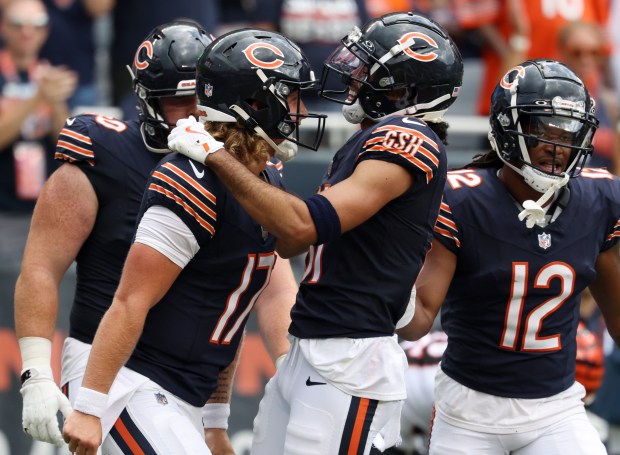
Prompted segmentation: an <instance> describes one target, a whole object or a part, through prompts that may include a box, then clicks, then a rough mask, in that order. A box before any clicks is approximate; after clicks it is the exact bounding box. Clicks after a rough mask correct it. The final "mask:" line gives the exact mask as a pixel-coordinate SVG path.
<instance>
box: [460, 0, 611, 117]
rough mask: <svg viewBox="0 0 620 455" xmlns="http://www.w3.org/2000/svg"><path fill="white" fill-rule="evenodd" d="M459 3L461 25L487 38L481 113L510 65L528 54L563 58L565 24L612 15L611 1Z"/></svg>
mask: <svg viewBox="0 0 620 455" xmlns="http://www.w3.org/2000/svg"><path fill="white" fill-rule="evenodd" d="M454 5H455V8H454V12H455V15H456V20H457V22H458V23H459V25H460V26H461V27H462V28H464V29H466V30H472V29H476V30H477V31H478V32H479V33H480V35H481V36H482V39H483V42H484V44H483V46H482V58H483V62H484V77H483V80H482V85H481V88H480V92H479V101H478V113H479V114H480V115H488V114H489V100H490V97H491V93H492V92H493V88H494V87H495V84H496V83H497V81H498V80H499V79H500V78H501V76H502V75H503V74H504V73H505V72H506V71H507V70H508V69H510V68H512V67H513V66H514V65H516V64H517V63H518V62H521V61H523V60H525V59H533V58H557V57H558V51H557V40H558V32H559V30H560V29H561V28H562V26H563V25H565V24H566V23H568V22H571V21H574V20H582V21H586V22H593V23H597V24H605V23H606V21H607V17H608V0H575V1H571V2H555V1H546V0H528V1H521V0H501V1H500V0H457V1H455V3H454ZM562 5H563V6H562Z"/></svg>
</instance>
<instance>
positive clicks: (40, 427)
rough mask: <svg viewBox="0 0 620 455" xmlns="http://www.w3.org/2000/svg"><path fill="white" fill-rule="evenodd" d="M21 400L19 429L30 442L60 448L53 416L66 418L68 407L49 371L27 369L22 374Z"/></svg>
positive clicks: (44, 369) (59, 438) (69, 407)
mask: <svg viewBox="0 0 620 455" xmlns="http://www.w3.org/2000/svg"><path fill="white" fill-rule="evenodd" d="M20 392H21V394H22V397H23V399H24V405H23V410H22V426H23V428H24V432H26V433H27V434H28V435H30V436H31V437H32V438H33V439H36V440H38V441H43V442H49V443H51V444H56V445H57V446H58V447H60V446H62V445H63V444H64V443H65V441H64V439H63V437H62V434H61V433H60V429H59V428H58V420H57V418H56V414H57V413H58V411H60V412H62V414H63V416H64V417H65V418H66V417H67V416H69V413H70V412H71V410H72V409H71V404H70V403H69V400H68V399H67V397H66V396H64V395H63V393H62V392H61V391H60V389H59V388H58V386H57V385H56V383H55V382H54V379H53V376H52V369H51V368H50V367H42V366H38V367H31V368H29V369H27V370H25V371H24V372H23V373H22V388H21V390H20Z"/></svg>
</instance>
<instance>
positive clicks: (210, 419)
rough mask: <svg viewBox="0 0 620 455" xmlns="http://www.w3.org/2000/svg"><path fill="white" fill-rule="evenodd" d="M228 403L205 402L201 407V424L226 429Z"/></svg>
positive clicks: (205, 426) (228, 411)
mask: <svg viewBox="0 0 620 455" xmlns="http://www.w3.org/2000/svg"><path fill="white" fill-rule="evenodd" d="M229 415H230V404H229V403H207V404H205V405H204V406H203V407H202V426H203V427H204V428H222V429H224V430H228V416H229Z"/></svg>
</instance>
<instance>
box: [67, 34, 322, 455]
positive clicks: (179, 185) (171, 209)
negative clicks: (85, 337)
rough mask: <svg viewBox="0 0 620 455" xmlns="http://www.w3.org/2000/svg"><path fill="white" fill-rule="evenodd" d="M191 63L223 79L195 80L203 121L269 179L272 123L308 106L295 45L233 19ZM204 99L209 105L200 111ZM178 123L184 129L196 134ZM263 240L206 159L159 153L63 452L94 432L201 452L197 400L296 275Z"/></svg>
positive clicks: (288, 120) (278, 319)
mask: <svg viewBox="0 0 620 455" xmlns="http://www.w3.org/2000/svg"><path fill="white" fill-rule="evenodd" d="M274 61H275V63H274ZM197 65H198V67H199V68H200V71H201V74H202V72H203V71H205V72H207V73H208V71H209V69H210V68H214V69H215V71H216V72H218V77H220V78H224V80H226V81H227V84H230V86H231V87H234V89H233V90H222V86H221V84H220V79H216V78H215V77H214V78H213V79H209V81H208V82H207V81H205V80H203V79H200V80H199V84H200V90H199V91H198V93H199V95H200V98H199V100H200V104H201V105H200V106H199V112H201V116H207V117H208V120H209V123H208V124H207V125H206V128H208V130H209V131H210V132H211V134H213V136H214V137H216V138H217V139H218V140H221V141H223V142H224V143H225V144H226V147H227V148H228V149H229V150H230V151H231V153H233V154H234V155H235V156H236V157H237V158H238V159H239V160H240V161H241V162H242V163H243V164H242V166H244V169H247V170H248V172H249V173H250V175H251V176H253V177H256V178H258V179H260V180H261V181H265V182H266V184H268V185H270V186H271V185H274V186H281V185H282V178H281V174H280V171H279V169H278V168H277V167H276V166H275V165H269V164H268V162H269V161H270V158H271V157H272V156H273V155H275V154H278V155H280V156H284V155H287V156H288V151H290V150H292V149H293V145H294V144H292V145H291V146H290V147H288V146H287V145H290V143H287V145H281V143H282V142H283V141H284V137H283V136H282V135H281V134H279V132H278V131H279V130H284V129H286V128H290V129H291V130H293V129H296V127H297V124H298V123H299V121H300V119H301V118H307V117H309V116H310V114H308V113H307V112H306V110H305V106H304V104H303V102H302V100H301V90H302V89H309V88H312V86H313V85H314V84H316V83H317V81H316V80H314V78H313V74H312V72H311V71H310V66H309V63H308V61H307V60H306V58H305V56H304V55H303V54H302V53H301V51H300V50H299V48H298V47H297V46H296V45H294V44H293V43H291V42H290V41H288V40H287V39H286V38H285V37H283V36H282V35H280V34H277V33H270V32H263V31H257V32H255V31H252V30H242V31H234V32H230V33H229V34H226V35H223V36H221V37H219V38H218V39H216V40H214V41H213V42H212V43H211V44H210V45H209V46H208V47H207V49H206V50H205V51H204V52H203V53H202V56H201V57H200V60H199V61H198V63H197ZM201 77H202V76H201ZM209 100H211V101H212V102H213V103H216V104H215V106H214V109H213V110H208V111H205V106H204V105H205V103H206V105H211V106H213V105H212V104H209V103H210V101H209ZM323 120H324V117H321V116H319V117H317V128H318V127H319V126H322V125H323ZM183 122H186V125H185V126H184V127H183V130H185V129H188V130H192V131H194V132H195V133H196V134H202V135H203V136H206V135H207V133H206V131H205V129H204V128H205V127H203V125H201V124H199V130H198V128H196V124H195V123H193V122H191V121H190V120H187V119H185V120H182V121H180V122H179V123H180V124H182V123H183ZM258 128H260V131H261V133H260V134H259V133H258V132H257V130H258ZM317 134H319V135H320V134H322V131H317ZM285 152H286V153H285ZM274 250H275V237H274V236H273V235H272V234H271V233H270V232H268V230H267V229H264V227H263V226H261V225H260V224H258V223H257V222H256V221H254V220H253V219H252V218H251V217H250V216H249V214H248V213H247V212H246V211H245V210H244V209H243V208H242V207H241V206H240V205H239V203H238V202H237V201H236V200H235V198H234V197H233V196H232V194H230V192H229V191H228V190H227V189H226V187H225V186H224V184H223V183H222V182H221V181H220V180H219V179H218V177H217V176H216V175H215V173H214V172H213V171H212V170H211V169H209V168H207V167H205V166H204V165H202V164H199V163H196V162H194V161H191V160H189V159H188V158H186V157H185V156H182V155H177V154H170V155H168V156H167V157H166V158H164V159H163V160H162V161H161V162H160V163H159V164H158V166H157V167H156V168H155V169H154V170H153V172H152V173H151V176H150V178H149V181H148V183H147V191H146V192H145V194H144V197H143V201H142V206H141V210H140V214H139V216H138V227H137V230H136V234H135V239H134V243H133V244H132V246H131V247H130V249H129V252H128V255H127V260H126V262H125V265H124V268H123V273H122V276H121V278H120V282H119V286H118V290H117V291H116V294H115V296H114V300H113V302H112V305H111V306H110V308H109V310H108V311H107V312H106V313H105V315H104V317H103V319H102V321H101V324H100V326H99V328H98V329H97V333H96V335H95V338H94V341H93V347H92V351H91V354H90V357H89V359H88V364H87V366H86V372H85V375H84V379H83V382H82V386H81V387H80V389H79V391H78V393H77V397H76V401H75V403H74V409H75V410H74V411H73V412H72V413H71V414H70V415H69V417H68V418H67V420H66V421H65V426H64V435H65V440H66V441H67V443H68V444H69V449H70V450H72V451H75V452H76V453H77V454H85V453H89V454H91V453H95V451H96V450H97V447H98V446H99V445H100V444H101V443H102V439H103V445H102V451H103V452H104V453H115V454H116V453H119V454H120V453H128V452H132V453H138V452H140V453H157V454H166V455H167V454H192V455H199V454H205V455H207V454H210V453H211V452H210V451H209V449H208V448H207V446H206V445H205V443H204V437H203V435H202V427H203V422H202V421H201V419H202V414H201V408H202V406H203V405H204V404H205V402H206V401H207V400H208V399H209V397H210V396H211V395H212V393H213V392H214V390H216V387H217V385H218V374H219V373H220V372H221V371H222V370H224V369H225V368H227V367H228V366H229V365H230V364H231V362H232V361H233V359H234V357H235V353H236V352H237V350H238V345H239V343H240V341H241V339H242V336H243V331H244V327H245V323H246V321H247V319H248V315H249V313H250V311H251V310H252V308H253V307H254V305H255V303H257V299H259V298H260V299H264V300H266V299H269V300H270V301H271V303H272V304H274V305H277V307H275V308H273V307H272V308H271V313H269V314H268V315H263V316H261V315H258V319H259V323H260V322H261V319H262V318H271V319H272V320H268V321H267V323H269V324H271V327H272V331H271V332H270V333H269V335H270V336H272V337H277V339H278V340H282V341H286V327H287V326H288V321H289V319H288V318H289V316H288V313H289V310H290V307H291V305H292V303H293V301H294V297H295V289H296V285H295V280H294V278H293V275H292V272H291V270H290V268H287V269H285V270H288V272H289V275H286V276H285V277H284V278H289V279H286V280H285V279H283V277H282V271H278V269H279V268H281V267H282V264H285V265H286V266H287V267H288V263H287V261H286V260H284V259H282V258H279V257H277V255H276V253H275V251H274ZM263 291H264V292H263ZM287 299H288V300H287ZM286 347H288V346H286ZM284 352H285V351H284ZM277 354H278V355H280V354H283V352H277ZM113 383H114V385H113ZM223 417H225V415H224V416H223ZM210 418H211V419H216V418H218V415H215V416H211V417H210Z"/></svg>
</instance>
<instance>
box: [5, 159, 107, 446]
mask: <svg viewBox="0 0 620 455" xmlns="http://www.w3.org/2000/svg"><path fill="white" fill-rule="evenodd" d="M97 209H98V201H97V196H96V194H95V191H94V189H93V187H92V185H91V184H90V182H89V180H88V178H87V177H86V175H85V174H84V173H83V172H82V171H81V170H80V169H79V168H78V167H77V166H74V165H72V164H63V165H62V166H61V167H60V168H59V169H58V170H57V171H56V172H54V173H53V174H52V175H51V176H50V178H49V179H48V180H47V182H46V184H45V186H44V187H43V190H42V192H41V194H40V195H39V198H38V200H37V204H36V207H35V210H34V213H33V217H32V222H31V226H30V232H29V234H28V241H27V243H26V248H25V251H24V256H23V259H22V266H21V271H20V274H19V277H18V278H17V283H16V285H15V332H16V334H17V337H18V340H19V345H20V350H21V355H22V362H23V364H22V373H23V374H24V375H25V376H24V377H27V378H28V379H26V380H25V381H24V383H23V386H22V390H21V393H22V395H23V413H22V423H23V428H24V429H25V431H27V433H28V434H29V435H30V436H31V437H33V438H34V439H37V440H40V441H45V442H51V443H55V444H62V435H61V434H60V430H59V429H58V422H57V420H56V413H57V412H58V410H59V409H64V410H65V412H68V409H70V406H69V403H68V401H67V399H66V397H65V396H64V395H63V394H62V393H61V391H60V389H59V388H58V387H57V386H56V384H55V383H54V379H53V376H52V369H51V346H52V339H53V336H54V328H55V326H56V318H57V315H58V289H59V286H60V282H61V280H62V278H63V276H64V275H65V272H66V271H67V269H68V268H69V266H70V265H71V263H72V262H73V260H74V259H75V257H76V256H77V254H78V252H79V250H80V248H81V247H82V245H83V244H84V242H85V241H86V239H87V238H88V236H89V235H90V233H91V231H92V228H93V225H94V223H95V218H96V216H97Z"/></svg>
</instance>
